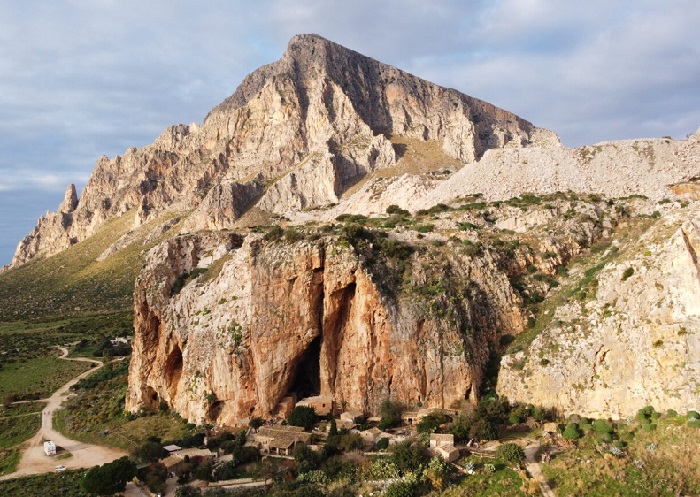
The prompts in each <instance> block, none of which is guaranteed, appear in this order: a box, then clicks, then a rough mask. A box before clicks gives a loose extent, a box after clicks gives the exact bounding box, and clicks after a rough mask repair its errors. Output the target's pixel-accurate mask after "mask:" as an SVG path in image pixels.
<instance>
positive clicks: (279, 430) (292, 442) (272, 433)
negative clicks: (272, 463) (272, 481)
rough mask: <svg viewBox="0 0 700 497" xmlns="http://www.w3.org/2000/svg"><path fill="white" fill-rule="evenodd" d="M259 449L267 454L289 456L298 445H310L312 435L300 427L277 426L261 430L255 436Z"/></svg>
mask: <svg viewBox="0 0 700 497" xmlns="http://www.w3.org/2000/svg"><path fill="white" fill-rule="evenodd" d="M255 441H256V443H257V445H258V449H260V451H262V452H264V453H266V454H273V455H281V456H288V455H290V454H291V453H292V452H293V451H294V448H295V447H296V446H297V444H298V443H300V442H301V443H305V444H307V445H308V444H309V442H311V433H307V432H305V431H304V429H303V428H301V427H299V426H276V427H274V428H260V430H258V433H257V434H256V435H255Z"/></svg>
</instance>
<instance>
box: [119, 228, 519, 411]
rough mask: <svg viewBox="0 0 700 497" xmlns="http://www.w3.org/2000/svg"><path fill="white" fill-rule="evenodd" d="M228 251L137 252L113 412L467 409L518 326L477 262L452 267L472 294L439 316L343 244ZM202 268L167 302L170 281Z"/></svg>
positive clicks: (258, 242) (500, 284)
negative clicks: (310, 400)
mask: <svg viewBox="0 0 700 497" xmlns="http://www.w3.org/2000/svg"><path fill="white" fill-rule="evenodd" d="M234 238H235V237H234ZM236 241H237V240H236V239H234V240H232V239H231V237H230V236H223V235H211V236H208V237H203V236H187V237H181V238H176V239H172V240H169V241H167V242H164V243H163V244H161V245H160V246H158V247H156V248H154V249H153V250H152V251H151V252H150V253H149V254H148V257H147V266H146V269H145V270H144V272H143V273H142V276H141V277H140V278H139V280H138V282H137V286H136V293H135V309H136V320H135V327H136V329H137V330H138V331H137V335H136V340H135V343H134V355H133V359H132V363H131V369H130V374H129V385H130V389H129V397H128V400H127V409H130V410H137V409H139V408H151V407H155V406H157V405H158V403H159V402H160V401H165V402H167V403H168V405H170V406H171V407H173V408H174V409H175V410H177V411H178V412H179V413H181V414H182V415H183V416H184V417H186V418H187V419H189V420H191V421H197V422H199V421H202V420H208V421H216V422H221V423H227V422H228V423H231V422H234V421H235V420H236V419H238V418H242V417H248V416H252V415H263V416H265V415H269V414H270V413H273V412H274V411H275V408H276V407H277V405H278V403H279V402H280V400H282V398H283V397H284V396H286V395H288V394H291V393H295V394H297V395H298V396H306V395H311V394H321V395H328V396H331V397H333V398H335V400H336V402H338V403H341V402H346V403H347V405H348V406H351V407H353V408H356V409H361V410H364V411H366V412H376V409H377V407H378V405H379V403H380V402H381V401H382V400H385V399H387V398H395V399H400V400H402V401H404V402H409V403H417V402H422V403H423V405H426V406H431V407H448V406H449V405H451V404H455V403H459V402H460V401H463V400H475V399H476V396H477V394H478V389H479V385H480V384H481V380H482V370H483V367H484V365H485V364H486V362H487V360H488V356H489V350H490V349H492V348H493V346H494V343H497V342H498V336H499V333H500V332H499V330H501V329H509V330H512V329H518V328H521V327H522V322H521V321H522V318H521V316H520V312H519V310H518V308H517V305H516V302H517V296H516V295H515V294H514V293H513V291H512V289H511V288H510V285H509V283H508V279H507V278H506V277H505V275H503V274H497V273H496V274H494V271H495V270H496V268H495V267H494V266H493V265H491V264H489V263H487V262H483V261H477V262H470V261H469V260H468V259H464V260H460V261H459V262H458V264H456V265H455V269H456V270H457V271H459V273H460V274H461V276H462V277H463V278H465V279H466V278H468V274H469V275H471V277H473V278H474V277H476V276H477V275H482V276H483V277H484V279H483V280H482V281H483V285H482V286H479V285H476V284H474V294H475V295H477V294H478V295H479V297H478V298H476V297H475V299H474V300H473V301H468V300H467V301H464V302H457V303H455V304H454V307H453V308H452V310H451V311H450V313H444V314H443V313H441V312H438V310H436V309H430V307H429V306H428V305H427V304H426V303H425V302H422V301H421V299H416V298H415V297H411V296H410V295H406V294H400V295H397V294H394V292H392V291H391V289H389V288H388V287H386V285H387V282H386V281H387V278H388V276H385V275H384V274H380V273H381V271H391V269H390V268H389V267H388V266H382V267H380V266H373V267H372V268H371V269H370V268H368V266H367V263H366V262H363V258H362V257H360V256H358V253H357V252H356V251H355V250H354V249H353V247H352V246H351V245H349V244H348V242H347V241H346V240H345V239H339V238H337V237H330V238H327V239H325V240H322V241H316V242H308V241H302V242H295V243H288V242H284V241H268V242H266V241H264V240H262V239H261V237H260V236H253V235H251V236H249V237H248V238H246V239H245V241H244V242H243V243H242V246H240V247H238V244H237V243H236ZM206 254H211V255H206ZM387 264H390V263H387ZM206 266H208V269H206V271H205V272H204V274H202V275H200V276H198V277H197V278H196V279H193V280H187V282H186V284H185V285H184V287H182V289H181V290H180V291H179V292H177V285H179V283H176V281H178V278H179V279H180V281H182V280H183V278H182V274H183V273H186V272H188V273H192V271H193V269H194V268H196V267H200V268H202V267H206ZM372 270H374V271H375V273H374V274H373V273H372ZM426 271H428V273H429V272H430V269H426V270H423V269H421V268H420V266H418V267H416V269H415V271H413V276H412V278H414V279H420V278H425V277H426ZM196 272H197V271H196V269H195V273H196ZM486 274H492V275H493V276H494V277H493V278H492V279H488V278H486ZM455 278H456V279H458V277H457V276H456V275H455ZM377 281H378V282H377ZM174 288H175V290H174ZM477 290H478V291H477ZM485 302H488V306H487V307H483V304H484V303H485ZM211 394H213V395H211Z"/></svg>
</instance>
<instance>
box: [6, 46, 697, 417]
mask: <svg viewBox="0 0 700 497" xmlns="http://www.w3.org/2000/svg"><path fill="white" fill-rule="evenodd" d="M699 194H700V130H699V131H698V132H697V133H696V134H695V135H692V136H690V137H689V138H688V139H687V140H672V139H670V138H659V139H639V140H628V141H618V142H604V143H599V144H595V145H591V146H585V147H581V148H578V149H569V148H567V147H564V146H563V145H561V143H560V142H559V140H558V138H557V136H556V135H555V134H554V133H553V132H551V131H548V130H545V129H542V128H537V127H536V126H534V125H533V124H531V123H529V122H527V121H525V120H523V119H521V118H519V117H517V116H515V115H514V114H511V113H509V112H507V111H505V110H502V109H499V108H497V107H495V106H493V105H491V104H488V103H486V102H483V101H480V100H478V99H475V98H472V97H469V96H466V95H463V94H461V93H459V92H458V91H456V90H452V89H445V88H441V87H439V86H437V85H435V84H432V83H430V82H427V81H425V80H422V79H420V78H418V77H415V76H413V75H410V74H408V73H405V72H403V71H401V70H399V69H397V68H394V67H391V66H388V65H385V64H382V63H380V62H378V61H375V60H373V59H371V58H368V57H365V56H362V55H360V54H358V53H356V52H354V51H351V50H348V49H346V48H344V47H341V46H340V45H337V44H335V43H332V42H330V41H328V40H325V39H323V38H321V37H319V36H316V35H300V36H296V37H294V38H293V39H292V40H291V41H290V43H289V46H288V49H287V50H286V52H285V53H284V54H283V56H282V58H281V59H280V60H279V61H277V62H274V63H272V64H270V65H267V66H264V67H262V68H260V69H258V70H256V71H255V72H253V73H252V74H250V75H249V76H247V77H246V78H245V80H244V81H243V83H241V85H240V86H239V87H238V89H237V90H236V92H235V93H234V94H233V95H232V96H231V97H229V98H228V99H226V100H225V101H224V102H222V103H221V104H220V105H218V106H217V107H215V108H214V109H213V110H212V111H211V112H210V113H209V114H208V115H207V116H206V118H205V120H204V122H203V123H202V124H201V125H195V124H192V125H190V126H184V125H179V126H173V127H171V128H168V129H167V130H166V131H164V132H163V133H162V134H161V136H159V137H158V138H157V140H156V141H155V142H154V143H153V144H151V145H149V146H147V147H144V148H141V149H129V150H128V151H127V152H126V153H125V154H124V155H123V156H119V157H116V158H113V159H109V158H106V157H103V158H101V159H99V160H98V162H97V165H96V167H95V171H94V172H93V174H92V176H91V178H90V180H89V182H88V184H87V186H86V187H85V189H84V191H83V192H82V194H81V196H80V198H78V197H77V195H76V191H75V187H74V186H73V185H70V186H69V187H68V189H67V191H66V195H65V199H64V201H63V202H62V203H61V205H60V207H59V209H58V211H57V212H55V213H48V214H47V215H46V216H44V217H42V218H41V219H40V220H39V223H38V224H37V226H36V228H35V229H34V230H33V232H32V233H30V234H29V235H28V236H27V237H25V239H24V240H23V241H22V242H20V244H19V247H18V249H17V252H16V254H15V257H14V259H13V261H12V264H11V266H10V269H9V272H11V271H20V270H22V269H23V268H24V267H27V266H31V265H32V264H40V263H41V261H42V260H51V256H54V255H56V254H61V253H68V251H69V250H70V249H71V248H73V247H80V245H81V243H85V242H87V241H89V240H91V239H95V238H96V237H98V236H99V237H101V239H102V240H105V239H108V238H109V240H110V242H109V246H106V248H105V247H101V248H100V252H101V253H99V255H97V256H96V257H95V261H96V262H95V263H96V264H99V265H101V266H100V267H109V268H112V267H113V266H110V265H109V264H108V263H109V261H110V260H116V258H118V257H120V256H122V257H123V259H120V260H132V259H129V258H126V256H125V253H126V252H129V253H130V254H132V255H130V256H129V257H134V256H133V251H135V250H138V251H144V252H143V255H142V256H140V257H141V260H142V262H143V268H142V270H141V273H140V275H139V277H138V278H137V280H136V286H135V292H134V311H135V322H134V325H135V331H136V336H135V340H134V356H133V359H132V362H131V369H130V373H129V384H130V388H129V393H128V396H127V401H126V402H127V408H128V409H130V410H132V411H137V410H139V409H152V408H157V407H159V406H160V405H161V404H162V403H165V404H166V405H167V406H169V407H171V408H173V409H175V410H176V411H178V412H179V413H181V414H182V415H183V416H184V417H186V418H187V419H189V420H190V421H192V422H202V421H206V422H215V423H233V422H235V421H236V420H237V419H239V418H246V417H249V416H257V415H262V416H268V415H274V414H275V413H279V412H280V410H281V409H282V408H283V407H282V405H281V404H284V402H285V399H287V398H290V397H294V396H297V397H300V396H304V395H323V396H326V397H331V398H333V399H335V401H336V402H338V403H342V404H343V405H347V406H349V407H350V408H353V409H358V410H362V411H365V412H367V413H374V412H376V410H377V407H378V405H379V404H380V403H381V402H382V401H383V400H386V399H387V398H391V399H395V400H400V401H402V402H404V403H406V404H408V405H411V406H425V407H454V406H460V405H461V404H462V403H465V402H476V401H477V400H478V398H479V397H480V396H481V394H482V392H484V391H485V390H494V389H497V391H498V392H499V393H501V394H503V395H506V396H507V397H508V398H510V399H511V400H515V401H522V402H535V401H536V402H537V403H539V404H542V405H544V406H547V407H556V408H557V409H559V410H560V411H562V412H566V413H569V412H580V413H582V414H583V413H590V414H591V415H596V416H598V415H600V416H613V415H614V416H626V415H629V414H630V413H632V412H633V411H634V410H635V409H638V408H639V407H638V405H645V404H648V403H653V404H657V407H658V408H665V407H674V408H675V409H678V410H687V409H693V408H694V409H698V408H700V397H699V395H698V390H697V385H695V384H694V383H693V381H692V378H694V377H695V376H696V374H697V368H698V354H700V344H699V343H698V340H697V333H698V328H697V326H696V325H697V320H698V309H700V307H698V305H696V304H697V303H696V302H695V300H696V297H697V294H698V292H697V290H698V289H697V288H696V287H697V281H700V279H698V267H697V260H696V259H697V257H696V251H697V243H696V239H697V234H696V225H697V223H698V221H697V218H698V209H697V206H696V200H697V199H698V198H699ZM115 220H118V221H119V222H116V221H115ZM117 227H118V229H117ZM106 232H110V233H109V234H110V236H111V237H112V238H110V237H108V236H106V235H105V233H106ZM86 253H87V252H86ZM90 253H91V254H92V252H90ZM630 268H631V269H632V271H633V272H632V273H631V274H627V273H628V272H629V269H630ZM60 270H61V267H58V268H57V269H55V271H53V273H57V272H58V271H60ZM110 270H113V269H110ZM53 273H52V274H53ZM80 274H81V275H82V274H83V272H82V271H81V273H80ZM85 274H87V273H85ZM625 275H626V276H625ZM81 281H82V280H81ZM630 351H633V353H631V352H630ZM501 358H502V359H501ZM499 365H500V373H498V369H499ZM497 375H498V381H497V382H496V376H497ZM632 399H633V400H632Z"/></svg>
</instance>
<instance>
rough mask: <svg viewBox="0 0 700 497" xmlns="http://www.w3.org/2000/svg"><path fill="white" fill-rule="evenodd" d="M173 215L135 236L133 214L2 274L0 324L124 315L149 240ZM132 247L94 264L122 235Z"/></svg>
mask: <svg viewBox="0 0 700 497" xmlns="http://www.w3.org/2000/svg"><path fill="white" fill-rule="evenodd" d="M171 217H172V215H170V214H165V215H163V216H161V217H160V218H158V219H155V220H153V221H150V222H148V223H146V224H145V225H143V226H140V227H139V228H137V229H134V230H133V232H131V230H132V229H133V220H134V216H133V212H127V213H126V214H124V215H123V216H121V217H119V218H115V219H111V220H110V221H108V222H107V223H105V225H104V226H102V227H101V228H100V229H99V230H98V231H97V233H95V234H94V235H93V236H91V237H90V238H88V239H87V240H84V241H82V242H80V243H77V244H75V245H73V246H72V247H70V248H68V249H67V250H64V251H63V252H61V253H59V254H57V255H54V256H52V257H46V258H44V257H39V258H37V259H35V260H32V261H30V262H29V263H27V264H25V265H23V266H20V267H18V268H15V269H12V270H10V271H6V272H3V273H0V323H1V322H7V321H17V320H35V319H37V318H39V319H46V318H56V317H60V318H61V319H63V318H65V317H66V316H76V315H84V314H86V313H97V312H104V311H110V312H113V311H116V310H128V309H130V308H131V305H132V292H133V288H134V279H135V277H136V275H137V274H138V272H139V271H140V269H141V257H142V252H143V250H145V249H148V248H150V247H152V246H153V245H155V244H156V243H158V242H159V241H160V240H162V238H164V236H168V235H171V234H172V233H173V232H174V231H175V229H174V230H171V231H169V232H168V233H167V234H166V235H164V236H161V237H158V238H157V239H156V240H153V241H151V242H150V243H148V244H146V245H144V241H145V240H146V239H147V237H148V235H149V234H150V233H151V232H152V231H153V230H154V228H156V227H157V226H158V225H159V224H161V223H163V222H164V221H166V220H167V219H169V218H171ZM127 233H129V234H130V237H132V238H133V240H134V241H133V242H132V243H131V244H130V245H128V246H127V247H126V248H124V249H122V250H120V251H118V252H116V253H114V254H112V255H111V256H110V257H107V258H106V259H104V260H102V261H99V262H98V261H97V260H96V259H97V258H98V257H99V256H100V255H101V254H102V253H103V252H104V251H105V250H107V249H108V248H109V247H110V246H112V244H114V243H115V242H116V241H117V240H119V239H120V237H122V236H123V235H125V234H127Z"/></svg>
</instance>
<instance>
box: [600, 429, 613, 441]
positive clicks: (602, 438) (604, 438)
mask: <svg viewBox="0 0 700 497" xmlns="http://www.w3.org/2000/svg"><path fill="white" fill-rule="evenodd" d="M597 438H598V441H599V442H606V443H610V442H612V440H613V437H612V433H610V432H604V433H598V437H597Z"/></svg>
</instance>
